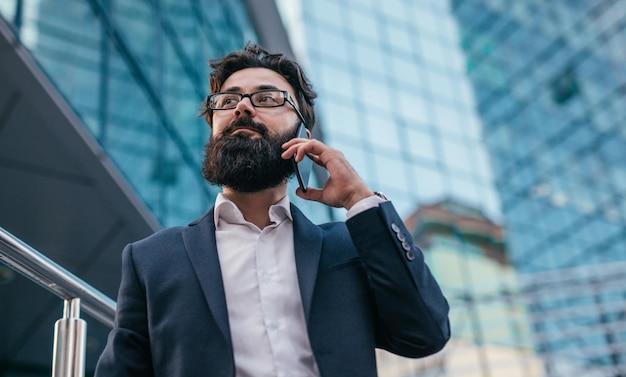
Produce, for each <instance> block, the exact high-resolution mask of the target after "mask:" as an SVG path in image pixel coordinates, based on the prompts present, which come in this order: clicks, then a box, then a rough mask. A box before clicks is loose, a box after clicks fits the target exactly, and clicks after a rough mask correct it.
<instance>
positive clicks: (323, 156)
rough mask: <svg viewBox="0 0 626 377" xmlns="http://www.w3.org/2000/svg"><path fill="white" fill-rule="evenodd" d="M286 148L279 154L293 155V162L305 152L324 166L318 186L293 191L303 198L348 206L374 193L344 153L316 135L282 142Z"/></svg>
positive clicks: (302, 156)
mask: <svg viewBox="0 0 626 377" xmlns="http://www.w3.org/2000/svg"><path fill="white" fill-rule="evenodd" d="M283 148H284V149H285V151H284V152H283V154H282V155H281V156H282V158H284V159H289V158H291V157H292V156H294V155H295V158H296V162H300V161H302V159H303V158H304V155H305V154H306V155H308V156H309V157H310V158H311V160H313V162H314V163H316V164H317V165H319V166H322V167H324V168H325V169H326V170H327V171H328V174H329V178H328V180H327V181H326V183H325V184H324V187H323V188H321V189H317V188H313V187H309V188H307V190H306V192H302V190H301V189H300V188H298V190H297V191H296V195H298V196H299V197H301V198H303V199H307V200H314V201H317V202H321V203H324V204H326V205H329V206H332V207H343V208H345V209H350V208H351V207H352V206H353V205H354V204H355V203H356V202H358V201H359V200H361V199H364V198H367V197H368V196H372V195H374V193H373V192H372V191H371V190H370V189H368V188H367V186H366V185H365V182H363V181H362V180H361V178H360V177H359V175H358V174H357V172H356V171H355V170H354V168H353V167H352V165H350V163H349V162H348V160H346V158H345V157H344V155H343V153H341V152H340V151H338V150H336V149H333V148H330V147H329V146H327V145H325V144H324V143H322V142H321V141H319V140H315V139H291V140H290V141H288V142H286V143H285V144H283Z"/></svg>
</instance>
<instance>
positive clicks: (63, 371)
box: [0, 228, 116, 377]
mask: <svg viewBox="0 0 626 377" xmlns="http://www.w3.org/2000/svg"><path fill="white" fill-rule="evenodd" d="M0 262H2V263H4V264H6V265H7V266H9V267H10V268H12V269H14V270H16V271H18V272H19V273H21V274H22V275H24V276H26V277H27V278H29V279H30V280H32V281H34V282H35V283H37V284H39V285H40V286H42V287H44V288H45V289H47V290H49V291H50V292H52V293H54V294H55V295H57V296H59V297H60V298H62V299H63V300H64V301H65V305H64V308H63V317H62V318H61V319H59V320H58V321H57V322H56V323H55V326H54V348H53V349H54V353H53V356H52V377H84V375H85V348H86V336H87V323H86V322H85V321H84V320H83V319H81V318H80V309H81V304H82V307H83V308H84V309H85V311H86V312H87V313H89V314H90V315H91V316H92V317H93V318H95V319H96V320H98V321H100V322H102V323H103V324H105V325H107V326H108V327H113V320H114V317H115V308H116V303H115V301H113V300H111V299H110V298H109V297H107V296H106V295H104V294H103V293H102V292H100V291H98V290H97V289H95V288H93V287H92V286H90V285H89V284H87V283H85V282H84V281H82V280H81V279H79V278H78V277H76V276H75V275H73V274H72V273H70V272H69V271H67V270H66V269H64V268H63V267H61V266H59V265H58V264H56V263H54V262H53V261H52V260H50V259H48V258H46V257H45V256H44V255H43V254H41V253H39V252H38V251H37V250H35V249H33V248H32V247H30V246H28V245H27V244H25V243H24V242H22V241H21V240H20V239H19V238H17V237H15V236H13V235H12V234H11V233H9V232H7V231H6V230H4V229H3V228H0Z"/></svg>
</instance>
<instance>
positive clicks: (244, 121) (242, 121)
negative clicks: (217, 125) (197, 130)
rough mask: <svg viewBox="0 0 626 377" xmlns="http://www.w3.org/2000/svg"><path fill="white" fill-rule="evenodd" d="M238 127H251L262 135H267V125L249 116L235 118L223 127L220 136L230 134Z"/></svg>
mask: <svg viewBox="0 0 626 377" xmlns="http://www.w3.org/2000/svg"><path fill="white" fill-rule="evenodd" d="M240 128H248V129H251V130H253V131H256V132H258V133H259V134H261V136H263V137H265V136H267V135H268V133H269V130H268V128H267V126H266V125H264V124H263V123H257V122H255V121H253V120H252V119H250V118H245V117H243V118H237V119H235V120H234V121H233V122H232V123H231V124H229V125H228V126H227V127H226V128H224V129H223V130H222V132H221V134H222V135H221V136H230V135H232V133H233V132H235V131H237V130H238V129H240Z"/></svg>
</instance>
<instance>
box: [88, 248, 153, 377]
mask: <svg viewBox="0 0 626 377" xmlns="http://www.w3.org/2000/svg"><path fill="white" fill-rule="evenodd" d="M132 251H133V249H132V245H127V246H126V247H125V248H124V251H123V252H122V281H121V283H120V290H119V294H118V301H117V310H116V315H115V325H114V327H113V330H112V331H111V333H110V334H109V339H108V342H107V345H106V347H105V349H104V351H103V353H102V355H101V356H100V359H99V360H98V365H97V367H96V373H95V375H96V377H102V376H106V377H112V376H126V377H130V376H153V375H154V373H153V370H152V359H151V356H150V340H149V336H148V318H147V303H146V300H145V297H146V295H145V292H144V288H143V287H142V285H141V283H140V281H139V279H138V276H137V272H136V270H135V264H134V262H133V254H132Z"/></svg>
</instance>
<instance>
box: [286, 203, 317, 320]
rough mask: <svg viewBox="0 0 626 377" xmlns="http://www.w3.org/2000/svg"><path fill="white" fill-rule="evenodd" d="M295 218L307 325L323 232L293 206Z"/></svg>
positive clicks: (296, 242)
mask: <svg viewBox="0 0 626 377" xmlns="http://www.w3.org/2000/svg"><path fill="white" fill-rule="evenodd" d="M291 215H292V217H293V244H294V251H295V258H296V270H297V272H298V284H299V285H300V296H301V298H302V306H303V308H304V315H305V317H306V321H307V323H308V322H309V314H310V312H311V301H312V299H313V289H314V288H315V279H316V278H317V270H318V267H319V261H320V254H321V251H322V231H321V229H320V228H319V227H318V226H316V225H315V224H313V223H312V222H311V221H309V219H307V218H306V217H305V216H304V215H303V214H302V212H300V210H298V209H297V208H296V207H295V206H293V205H291Z"/></svg>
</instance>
